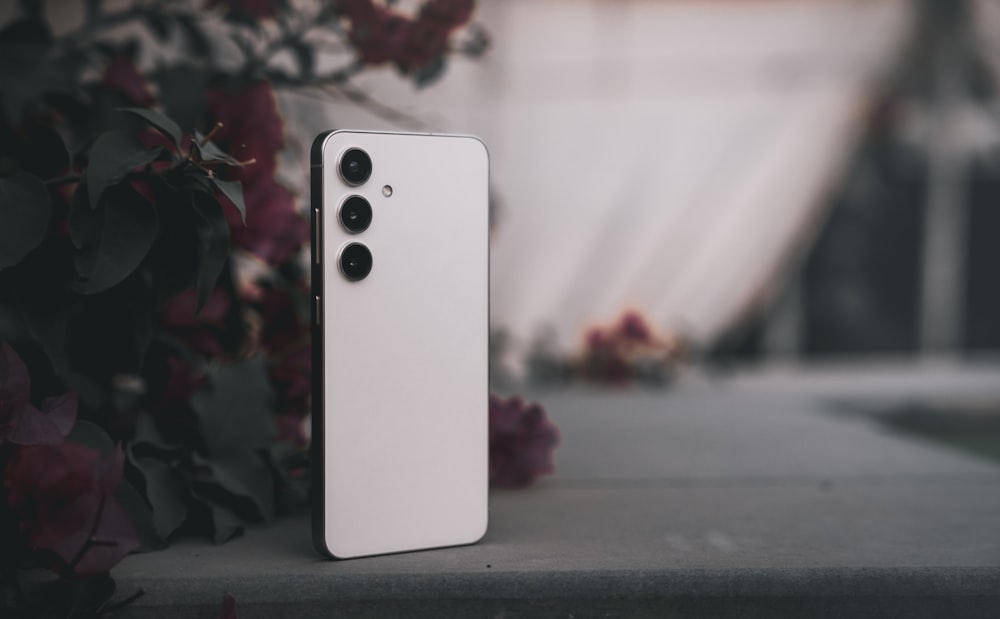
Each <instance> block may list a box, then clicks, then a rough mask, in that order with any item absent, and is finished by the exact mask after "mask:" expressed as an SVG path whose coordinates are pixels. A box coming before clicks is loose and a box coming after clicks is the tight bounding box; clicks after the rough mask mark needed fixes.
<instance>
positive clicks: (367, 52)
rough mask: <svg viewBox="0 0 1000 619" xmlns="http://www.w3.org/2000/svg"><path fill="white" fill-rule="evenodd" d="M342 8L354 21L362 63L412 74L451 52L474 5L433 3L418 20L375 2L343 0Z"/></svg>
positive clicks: (464, 0)
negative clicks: (392, 66) (390, 65)
mask: <svg viewBox="0 0 1000 619" xmlns="http://www.w3.org/2000/svg"><path fill="white" fill-rule="evenodd" d="M339 6H340V10H341V13H342V14H343V15H344V16H345V17H346V18H347V19H348V20H349V21H350V28H349V30H348V37H349V38H350V41H351V44H352V45H354V47H355V49H356V50H357V52H358V55H359V56H360V57H361V61H362V62H364V63H365V64H369V65H379V64H384V63H387V62H391V63H394V64H395V65H396V66H397V67H398V68H399V69H400V71H402V72H404V73H409V72H412V71H416V70H419V69H421V68H423V67H425V66H427V65H429V64H430V63H432V62H434V61H435V60H437V59H438V58H440V57H441V56H443V55H444V54H445V53H447V51H448V39H449V37H450V36H451V33H452V32H453V31H454V30H455V29H456V28H458V27H459V26H461V25H462V24H464V23H466V22H467V21H469V19H470V18H471V17H472V10H473V7H474V3H473V2H472V0H431V1H430V2H427V3H425V4H424V5H423V6H422V7H421V8H420V11H419V12H418V14H417V17H416V18H415V19H414V18H412V17H409V16H406V15H403V14H402V13H399V12H397V11H395V10H393V9H392V8H390V7H388V6H384V5H381V4H376V3H374V2H373V1H372V0H343V1H342V2H341V3H340V5H339Z"/></svg>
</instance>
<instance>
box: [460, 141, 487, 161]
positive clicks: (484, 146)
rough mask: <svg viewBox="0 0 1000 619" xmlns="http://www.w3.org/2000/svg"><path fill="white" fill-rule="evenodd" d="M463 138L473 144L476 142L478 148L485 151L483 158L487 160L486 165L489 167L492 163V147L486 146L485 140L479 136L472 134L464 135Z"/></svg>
mask: <svg viewBox="0 0 1000 619" xmlns="http://www.w3.org/2000/svg"><path fill="white" fill-rule="evenodd" d="M462 137H463V138H466V139H468V140H470V141H472V142H475V143H476V145H477V146H478V148H480V149H482V151H483V157H485V158H486V165H487V167H489V163H490V147H489V146H488V145H487V144H486V141H485V140H483V138H481V137H479V136H478V135H473V134H471V133H470V134H466V135H463V136H462Z"/></svg>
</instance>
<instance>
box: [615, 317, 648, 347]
mask: <svg viewBox="0 0 1000 619" xmlns="http://www.w3.org/2000/svg"><path fill="white" fill-rule="evenodd" d="M615 330H616V331H617V335H618V337H620V338H621V339H622V340H625V341H627V342H636V343H641V344H652V343H654V342H655V341H656V336H655V335H654V334H653V328H652V327H651V326H649V322H647V321H646V318H645V317H644V316H643V315H642V314H640V313H639V312H634V311H633V312H625V313H624V314H622V317H621V318H620V319H619V320H618V325H617V327H616V329H615Z"/></svg>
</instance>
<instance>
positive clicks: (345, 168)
mask: <svg viewBox="0 0 1000 619" xmlns="http://www.w3.org/2000/svg"><path fill="white" fill-rule="evenodd" d="M371 175H372V159H371V157H369V156H368V153H366V152H365V151H363V150H361V149H360V148H352V149H350V150H348V151H347V152H346V153H344V156H343V157H341V158H340V176H341V177H342V178H343V179H344V180H345V181H347V183H348V184H350V185H361V184H362V183H364V182H365V181H366V180H368V177H369V176H371Z"/></svg>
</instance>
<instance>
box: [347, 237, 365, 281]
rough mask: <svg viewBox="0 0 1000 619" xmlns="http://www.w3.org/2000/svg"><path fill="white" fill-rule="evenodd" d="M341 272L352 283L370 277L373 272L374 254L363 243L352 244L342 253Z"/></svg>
mask: <svg viewBox="0 0 1000 619" xmlns="http://www.w3.org/2000/svg"><path fill="white" fill-rule="evenodd" d="M340 271H341V272H342V273H343V274H344V277H346V278H347V279H349V280H351V281H352V282H356V281H358V280H361V279H364V278H366V277H368V274H369V273H371V271H372V252H371V251H369V249H368V248H367V247H365V246H364V245H362V244H361V243H351V244H350V245H348V246H347V247H345V248H344V250H343V251H342V252H340Z"/></svg>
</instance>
